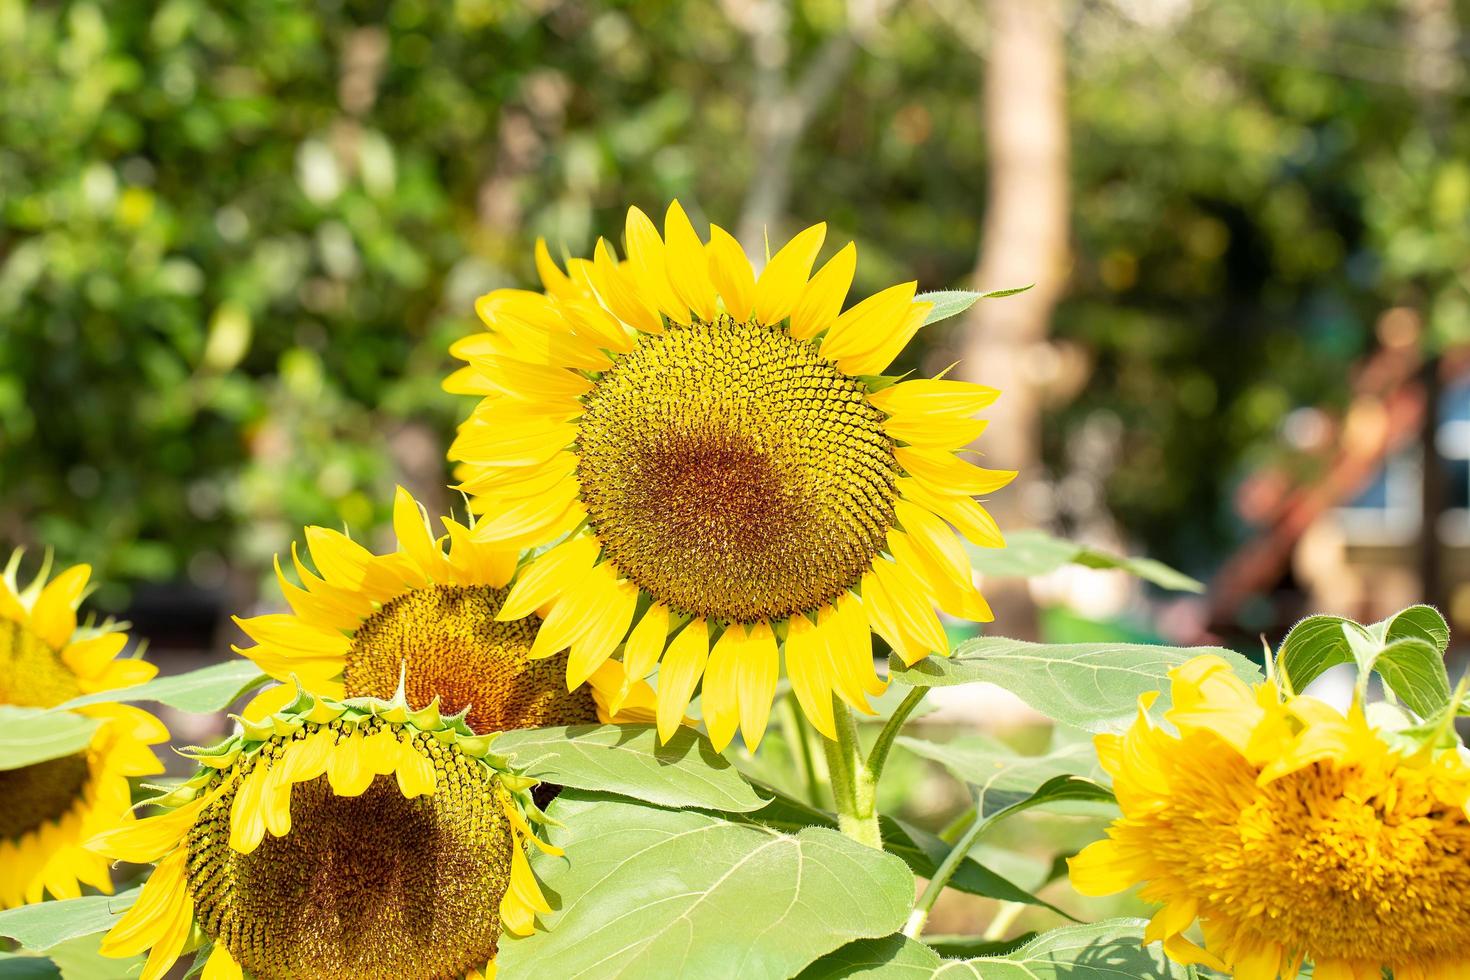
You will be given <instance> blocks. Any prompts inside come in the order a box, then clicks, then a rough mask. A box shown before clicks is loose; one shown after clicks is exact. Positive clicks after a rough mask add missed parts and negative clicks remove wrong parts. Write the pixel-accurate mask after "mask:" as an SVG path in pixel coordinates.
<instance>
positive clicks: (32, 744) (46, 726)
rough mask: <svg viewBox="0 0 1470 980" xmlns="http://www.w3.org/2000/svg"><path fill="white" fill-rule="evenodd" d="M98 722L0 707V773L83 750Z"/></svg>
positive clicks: (1, 705) (44, 711)
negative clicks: (0, 771)
mask: <svg viewBox="0 0 1470 980" xmlns="http://www.w3.org/2000/svg"><path fill="white" fill-rule="evenodd" d="M100 724H101V721H100V720H99V719H96V718H88V717H86V716H85V715H78V714H72V713H71V712H59V713H58V712H54V711H49V710H47V709H45V708H23V707H20V706H18V705H12V704H0V770H3V769H19V768H21V767H22V766H32V765H35V764H36V763H38V762H45V761H47V760H48V759H59V758H61V757H62V756H66V755H72V754H73V753H76V752H80V751H82V750H83V749H85V748H86V747H87V746H88V745H89V744H91V741H92V733H93V732H95V731H96V730H97V726H98V725H100Z"/></svg>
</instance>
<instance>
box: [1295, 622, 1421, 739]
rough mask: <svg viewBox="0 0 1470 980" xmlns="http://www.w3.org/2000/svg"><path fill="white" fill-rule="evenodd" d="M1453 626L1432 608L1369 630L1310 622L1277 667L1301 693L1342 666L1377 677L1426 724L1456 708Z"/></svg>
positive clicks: (1356, 625)
mask: <svg viewBox="0 0 1470 980" xmlns="http://www.w3.org/2000/svg"><path fill="white" fill-rule="evenodd" d="M1449 638H1450V632H1449V626H1448V625H1447V624H1446V623H1445V621H1444V617H1443V616H1441V615H1440V614H1439V612H1438V611H1437V610H1435V609H1434V608H1433V607H1431V606H1410V607H1409V608H1408V609H1405V610H1403V611H1402V612H1399V613H1396V614H1394V615H1393V616H1390V617H1389V618H1388V619H1385V620H1382V621H1381V622H1377V623H1373V624H1371V625H1368V626H1363V625H1361V624H1359V623H1355V622H1353V621H1352V620H1351V619H1345V618H1343V617H1341V616H1308V617H1307V618H1306V619H1304V620H1302V621H1301V622H1299V623H1297V624H1296V625H1295V626H1293V627H1292V628H1291V631H1290V632H1288V633H1287V634H1286V638H1285V639H1284V640H1282V641H1281V649H1280V651H1279V652H1278V653H1277V655H1276V667H1277V669H1278V670H1279V671H1280V672H1281V674H1282V676H1283V677H1285V678H1286V679H1287V681H1288V682H1289V684H1290V686H1291V689H1292V690H1294V691H1296V692H1297V693H1300V692H1302V691H1303V690H1305V689H1306V687H1307V685H1309V684H1311V683H1312V681H1314V680H1316V679H1317V678H1318V677H1320V676H1322V674H1323V672H1325V671H1326V670H1328V669H1329V668H1331V667H1336V666H1338V665H1339V664H1354V665H1356V666H1357V669H1358V671H1359V672H1360V674H1361V673H1366V672H1368V671H1377V673H1378V676H1379V677H1381V678H1382V679H1383V683H1384V686H1386V687H1387V688H1388V689H1389V690H1390V691H1392V692H1393V693H1394V694H1395V695H1397V696H1398V697H1399V699H1400V700H1402V701H1403V702H1404V704H1405V705H1406V706H1408V708H1409V709H1410V710H1411V711H1413V712H1414V713H1415V714H1417V715H1419V716H1420V717H1421V718H1428V717H1431V716H1433V715H1436V714H1438V713H1439V712H1441V711H1443V710H1444V709H1445V708H1446V707H1447V706H1448V705H1449V702H1450V680H1449V674H1448V672H1447V671H1446V670H1445V663H1444V652H1445V649H1446V648H1447V647H1448V646H1449Z"/></svg>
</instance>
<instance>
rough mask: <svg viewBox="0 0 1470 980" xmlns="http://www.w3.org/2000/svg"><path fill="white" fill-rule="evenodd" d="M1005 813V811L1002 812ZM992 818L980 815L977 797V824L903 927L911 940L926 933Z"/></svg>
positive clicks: (954, 850)
mask: <svg viewBox="0 0 1470 980" xmlns="http://www.w3.org/2000/svg"><path fill="white" fill-rule="evenodd" d="M1002 812H1004V811H1002ZM991 819H992V818H991V817H982V816H981V815H980V797H979V796H978V795H977V796H976V797H975V822H974V823H972V824H971V825H970V829H969V830H967V831H965V833H964V836H962V837H961V838H960V839H959V841H958V842H957V843H956V844H955V846H954V847H952V848H950V851H949V853H948V854H947V855H945V858H944V863H943V864H941V865H940V866H939V868H938V869H937V870H936V871H935V872H934V877H932V878H930V879H929V883H928V884H927V885H925V886H924V893H923V894H922V895H920V896H919V900H918V901H917V902H915V903H914V910H913V911H912V912H911V913H909V921H908V924H907V925H905V926H904V927H903V934H904V935H905V936H908V937H909V938H910V939H918V938H919V936H920V935H922V934H923V932H924V923H926V922H928V921H929V912H930V911H931V910H932V909H933V908H934V903H935V902H936V901H938V900H939V895H940V893H941V892H943V891H944V889H945V886H946V885H948V884H949V880H950V879H951V878H953V877H954V875H955V872H956V871H958V870H959V869H960V864H961V863H962V862H963V861H964V860H965V858H966V857H967V856H968V855H969V853H970V850H971V848H973V847H974V846H975V842H976V841H978V840H979V839H980V835H981V834H983V833H985V831H986V829H987V828H989V826H990V823H991Z"/></svg>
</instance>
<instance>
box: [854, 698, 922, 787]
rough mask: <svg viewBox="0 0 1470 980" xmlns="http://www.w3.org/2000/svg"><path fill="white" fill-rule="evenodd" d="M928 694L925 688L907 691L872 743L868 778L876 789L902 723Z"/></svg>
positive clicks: (869, 754)
mask: <svg viewBox="0 0 1470 980" xmlns="http://www.w3.org/2000/svg"><path fill="white" fill-rule="evenodd" d="M928 693H929V689H928V688H927V687H916V688H914V689H912V690H911V691H909V693H908V694H907V695H906V696H905V697H904V699H903V700H902V701H900V702H899V703H898V707H897V708H894V709H893V714H892V715H890V716H889V718H888V721H887V722H886V723H885V724H884V725H883V730H882V731H881V732H879V733H878V741H876V742H874V743H873V751H871V752H869V753H868V763H867V770H868V778H869V779H871V780H872V781H873V786H874V787H875V788H876V787H877V785H878V780H879V779H881V778H882V776H883V766H884V765H885V764H886V763H887V762H888V753H889V752H891V751H892V750H893V740H894V739H896V738H898V733H899V732H900V731H901V730H902V729H903V726H904V722H906V721H908V720H909V715H911V714H913V713H914V709H915V708H917V707H918V706H919V702H920V701H922V700H924V695H926V694H928Z"/></svg>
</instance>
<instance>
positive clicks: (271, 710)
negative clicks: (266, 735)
mask: <svg viewBox="0 0 1470 980" xmlns="http://www.w3.org/2000/svg"><path fill="white" fill-rule="evenodd" d="M318 693H320V692H318ZM296 694H297V692H296V685H295V684H272V685H271V686H270V687H267V688H266V689H265V690H263V691H261V692H260V693H259V694H257V695H255V697H253V698H251V699H250V700H249V701H248V702H247V703H246V704H245V710H244V711H242V712H241V717H243V718H245V719H247V720H249V721H264V720H265V719H267V718H269V717H270V716H271V715H273V714H275V713H276V712H277V711H280V710H281V709H282V708H284V707H285V706H286V705H288V704H290V703H291V702H292V701H295V700H296Z"/></svg>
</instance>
